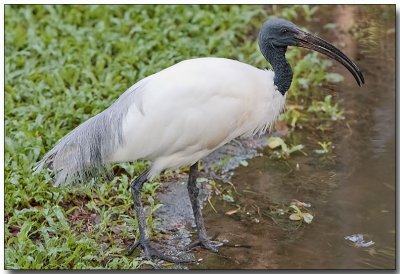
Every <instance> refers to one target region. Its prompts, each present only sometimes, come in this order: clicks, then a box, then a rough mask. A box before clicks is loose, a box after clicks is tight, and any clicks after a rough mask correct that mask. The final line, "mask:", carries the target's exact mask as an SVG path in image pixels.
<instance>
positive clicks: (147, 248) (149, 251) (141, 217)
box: [127, 171, 191, 263]
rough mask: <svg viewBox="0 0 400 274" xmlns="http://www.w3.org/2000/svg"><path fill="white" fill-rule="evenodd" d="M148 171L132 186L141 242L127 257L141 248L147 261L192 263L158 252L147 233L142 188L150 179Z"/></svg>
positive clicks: (137, 243)
mask: <svg viewBox="0 0 400 274" xmlns="http://www.w3.org/2000/svg"><path fill="white" fill-rule="evenodd" d="M147 176H148V171H145V172H143V173H142V174H140V175H139V176H138V177H137V178H136V179H135V180H134V181H133V182H132V184H131V186H130V188H131V192H132V197H133V202H134V205H135V211H136V218H137V219H138V224H139V232H140V237H139V240H138V241H136V242H135V243H134V244H133V245H132V246H130V247H129V250H128V253H127V255H128V256H129V255H131V254H132V253H133V251H135V249H136V248H137V247H138V246H140V247H141V248H142V249H143V250H144V253H145V257H146V258H147V259H151V258H152V257H156V258H159V259H162V260H164V261H168V262H172V263H186V262H190V261H191V260H181V259H178V258H173V257H170V256H167V255H164V254H162V253H161V252H159V251H158V250H156V249H155V248H154V247H153V246H152V244H151V241H150V238H149V233H148V231H147V224H146V216H145V214H144V211H143V204H142V201H141V197H140V191H141V189H142V186H143V184H144V183H145V182H147V180H148V178H147Z"/></svg>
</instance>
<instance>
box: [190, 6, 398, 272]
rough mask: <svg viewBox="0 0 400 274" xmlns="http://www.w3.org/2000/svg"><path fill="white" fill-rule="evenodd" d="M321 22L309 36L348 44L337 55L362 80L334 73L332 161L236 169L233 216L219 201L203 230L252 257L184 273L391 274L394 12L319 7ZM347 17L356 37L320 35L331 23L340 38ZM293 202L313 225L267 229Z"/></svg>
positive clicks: (221, 259) (235, 254) (231, 257)
mask: <svg viewBox="0 0 400 274" xmlns="http://www.w3.org/2000/svg"><path fill="white" fill-rule="evenodd" d="M318 14H319V15H318V16H320V17H321V18H324V19H323V20H322V22H318V23H316V24H315V25H313V26H311V27H310V28H309V29H310V30H311V31H313V32H317V33H318V32H319V33H321V32H322V33H324V37H326V36H327V35H328V36H329V35H330V37H328V38H329V39H328V38H327V40H329V41H335V40H336V41H337V42H338V43H337V44H339V45H340V43H345V48H344V49H343V51H345V53H346V54H348V55H349V56H350V57H351V58H352V59H355V60H357V61H356V63H357V64H358V65H359V66H360V67H361V68H362V70H363V72H364V76H365V78H366V85H365V86H363V87H362V88H358V87H357V86H356V84H355V82H354V79H353V78H352V77H351V76H349V74H348V72H347V71H345V70H342V68H341V67H340V66H339V65H337V66H335V68H334V69H333V70H336V71H339V72H341V73H342V74H343V75H345V81H344V82H343V83H342V84H340V85H339V86H338V87H337V88H335V90H334V91H333V92H337V93H338V97H339V100H340V103H341V105H342V106H344V107H345V108H346V109H347V110H348V113H346V120H344V122H343V125H340V126H338V127H337V130H336V131H335V133H334V145H335V158H334V159H333V160H331V161H330V160H326V159H325V160H324V159H322V158H321V157H320V156H318V155H316V154H310V155H308V156H302V155H299V156H294V157H292V158H291V159H290V160H289V161H288V162H283V161H270V160H268V159H267V158H266V157H260V158H255V159H253V160H251V161H249V166H247V167H242V168H239V169H237V170H236V172H235V174H236V175H235V176H234V177H233V180H232V182H233V184H234V185H235V186H236V190H237V194H236V199H237V202H238V204H239V205H240V207H241V208H240V211H239V212H238V213H236V214H232V215H229V216H228V215H226V214H225V212H226V211H229V210H233V209H235V207H232V204H230V203H227V202H222V201H219V202H217V203H216V204H215V205H214V206H215V207H216V210H217V211H218V213H215V212H214V211H213V210H212V209H211V208H210V207H207V208H206V209H205V211H206V212H204V215H205V216H206V218H205V222H206V226H207V227H208V228H209V234H210V235H212V234H213V233H215V232H217V231H218V232H221V234H220V236H219V239H220V240H221V239H222V240H223V239H229V241H230V243H231V244H246V245H250V246H251V247H250V248H245V247H241V248H234V247H224V248H221V250H220V252H219V253H218V254H210V253H208V252H203V251H199V252H198V254H197V255H196V256H197V257H199V256H200V257H202V258H204V260H203V261H202V262H201V263H200V264H198V265H195V266H191V268H214V269H216V268H218V269H221V268H235V269H238V268H239V269H243V268H247V269H248V268H251V269H254V268H255V269H258V268H278V269H293V268H295V269H297V268H302V269H304V268H307V269H371V268H378V269H394V268H395V242H396V234H395V201H396V200H395V199H396V197H395V195H396V193H395V32H394V28H395V9H394V6H392V9H391V10H389V12H388V13H384V12H383V11H382V9H380V8H377V7H376V6H375V7H374V6H371V5H370V6H368V7H363V6H345V7H336V6H322V7H320V12H319V13H318ZM324 14H325V15H326V16H323V15H324ZM354 16H356V18H357V20H356V21H355V22H356V23H357V25H358V28H357V30H358V34H357V35H355V36H354V35H346V34H345V33H344V32H340V31H338V32H337V33H331V32H328V31H326V30H323V29H322V26H323V25H324V24H325V23H328V22H335V20H336V22H335V23H336V24H337V25H338V26H337V29H339V30H340V28H343V29H345V28H346V27H348V26H349V25H351V24H352V20H353V18H354ZM354 37H358V39H355V38H354ZM291 199H298V200H300V201H304V202H309V203H311V205H312V207H311V212H312V213H313V215H314V217H315V218H314V220H313V222H312V223H311V224H310V225H302V226H300V227H294V226H293V225H291V224H290V223H289V224H287V223H282V221H281V220H279V219H275V222H274V221H273V219H271V217H270V215H269V214H268V212H270V211H271V207H270V206H271V204H278V205H279V204H288V203H289V202H290V201H291ZM207 211H208V212H207ZM292 223H293V222H292ZM357 233H361V234H363V235H364V236H365V237H366V238H367V241H369V240H372V241H373V242H374V244H373V245H372V246H369V247H365V248H358V247H355V246H354V245H353V244H352V243H351V242H350V241H348V240H345V239H344V237H346V236H349V235H353V234H357Z"/></svg>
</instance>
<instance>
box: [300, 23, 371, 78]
mask: <svg viewBox="0 0 400 274" xmlns="http://www.w3.org/2000/svg"><path fill="white" fill-rule="evenodd" d="M295 37H296V40H297V44H296V46H299V47H304V48H308V49H312V50H315V51H318V52H320V53H322V54H325V55H327V56H328V57H330V58H332V59H335V60H336V61H338V62H339V63H341V64H342V65H343V66H345V67H346V68H347V69H348V70H349V71H350V72H351V74H353V76H354V78H355V79H356V81H357V83H358V85H359V86H361V85H362V84H364V76H363V74H362V73H361V71H360V69H359V68H358V67H357V65H356V64H354V63H353V62H352V61H351V60H350V58H349V57H347V56H346V55H345V54H344V53H343V52H341V51H340V50H339V49H338V48H336V47H335V46H333V45H331V44H329V43H328V42H326V41H325V40H323V39H321V38H319V37H317V36H314V35H312V34H310V33H307V32H304V31H301V30H299V31H298V33H297V34H296V35H295Z"/></svg>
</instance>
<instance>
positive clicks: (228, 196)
mask: <svg viewBox="0 0 400 274" xmlns="http://www.w3.org/2000/svg"><path fill="white" fill-rule="evenodd" d="M222 199H223V200H224V201H227V202H230V203H233V202H234V201H235V200H234V199H233V197H232V196H231V195H228V194H224V195H222Z"/></svg>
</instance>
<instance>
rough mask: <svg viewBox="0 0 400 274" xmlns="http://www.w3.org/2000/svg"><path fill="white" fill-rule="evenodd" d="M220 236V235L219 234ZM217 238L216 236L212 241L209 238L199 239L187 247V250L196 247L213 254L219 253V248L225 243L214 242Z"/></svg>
mask: <svg viewBox="0 0 400 274" xmlns="http://www.w3.org/2000/svg"><path fill="white" fill-rule="evenodd" d="M217 235H218V234H217ZM216 237H217V236H214V237H212V238H211V240H210V239H207V238H199V239H198V240H196V241H194V242H192V243H191V244H189V245H188V246H186V250H191V249H192V248H194V247H196V246H202V247H204V248H205V249H207V250H210V251H211V252H218V247H220V246H222V245H223V243H221V242H218V241H214V239H215V238H216Z"/></svg>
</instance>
